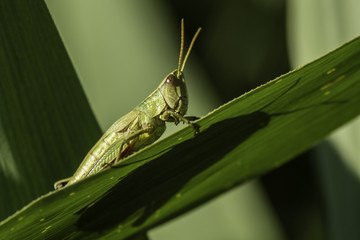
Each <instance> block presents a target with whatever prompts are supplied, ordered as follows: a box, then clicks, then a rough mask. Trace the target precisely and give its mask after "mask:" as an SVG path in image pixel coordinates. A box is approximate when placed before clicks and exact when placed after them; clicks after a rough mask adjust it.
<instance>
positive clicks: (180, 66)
mask: <svg viewBox="0 0 360 240" xmlns="http://www.w3.org/2000/svg"><path fill="white" fill-rule="evenodd" d="M200 31H201V28H198V30H197V31H196V33H195V35H194V37H193V39H192V40H191V43H190V46H189V48H188V50H187V52H186V55H185V58H184V61H183V62H182V63H181V60H182V55H183V51H184V19H183V18H182V19H181V43H180V56H179V65H178V71H177V77H178V78H180V74H181V72H183V71H184V68H185V63H186V61H187V59H188V57H189V55H190V52H191V49H192V47H193V46H194V43H195V40H196V38H197V37H198V35H199V33H200Z"/></svg>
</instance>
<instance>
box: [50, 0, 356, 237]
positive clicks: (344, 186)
mask: <svg viewBox="0 0 360 240" xmlns="http://www.w3.org/2000/svg"><path fill="white" fill-rule="evenodd" d="M46 4H47V6H48V8H49V11H50V12H51V15H52V16H53V19H54V21H55V24H56V26H57V28H58V30H59V32H60V35H61V37H62V40H63V42H64V44H65V46H66V49H67V51H68V53H69V55H70V58H71V61H72V62H73V64H74V67H75V69H76V72H77V74H78V76H79V78H80V81H81V84H82V86H83V87H84V89H85V92H86V96H87V98H88V100H89V102H90V104H91V107H92V109H93V111H94V113H95V115H96V118H97V120H98V122H99V124H100V126H101V128H102V129H103V130H105V129H106V128H107V127H108V126H110V124H111V123H113V122H114V121H115V120H116V119H117V118H119V117H120V116H122V115H124V114H125V113H127V112H129V111H130V110H132V109H133V108H134V107H135V106H136V105H137V104H138V103H139V102H141V101H142V100H143V99H144V98H145V97H146V96H147V95H149V94H150V93H151V92H152V91H153V90H154V89H155V88H156V87H157V85H158V84H159V83H160V81H161V80H162V79H163V78H164V77H165V76H166V74H168V73H169V72H170V71H172V70H173V69H175V68H176V67H177V60H178V52H179V43H180V19H181V18H184V19H185V41H186V46H188V43H189V42H190V40H191V38H192V36H193V34H194V33H195V31H196V29H197V28H198V27H199V26H201V27H202V28H203V30H202V32H201V34H200V36H199V39H198V40H197V42H196V44H195V47H194V49H193V52H192V54H191V55H190V58H189V61H188V63H187V65H186V68H185V77H186V81H187V86H188V92H189V96H190V107H189V111H188V114H189V115H196V116H203V115H205V114H207V113H208V112H209V111H211V110H213V109H214V108H216V107H218V106H220V105H222V104H223V103H225V102H227V101H229V100H231V99H233V98H235V97H237V96H240V95H241V94H243V93H244V92H246V91H249V90H250V89H253V88H255V87H256V86H258V85H260V84H262V83H265V82H267V81H269V80H271V79H274V78H275V77H277V76H279V75H281V74H284V73H286V72H288V71H289V70H291V69H294V68H296V67H299V66H301V65H303V64H306V63H307V62H309V61H311V60H314V59H316V58H317V57H320V56H321V55H323V54H325V53H326V52H328V51H330V50H332V49H334V48H336V47H338V46H339V45H341V44H342V43H344V42H346V41H348V40H351V39H352V38H353V37H355V36H357V35H359V34H360V21H359V17H358V9H360V6H359V5H360V3H358V2H357V1H355V0H353V1H350V0H345V1H344V0H327V1H319V0H288V1H285V0H271V1H269V0H247V1H206V2H205V1H202V2H195V1H188V0H184V1H160V0H154V1H139V0H133V1H124V0H102V1H94V0H87V1H85V0H75V1H74V0H61V1H59V0H47V1H46ZM239 79H241V81H239ZM304 124H306V123H304ZM178 129H179V127H178V128H176V127H171V128H170V129H169V131H167V132H166V134H170V133H171V132H173V131H176V130H178ZM359 144H360V119H359V118H358V119H357V120H355V121H353V122H352V123H351V124H348V125H347V126H346V127H344V128H342V129H340V130H338V131H337V132H336V133H334V134H333V135H332V136H331V137H330V139H329V140H328V141H325V142H323V143H322V144H320V145H319V146H318V147H317V148H315V149H313V150H311V151H310V152H307V153H304V154H303V155H301V156H299V157H298V158H297V159H295V160H294V161H291V162H290V163H289V164H287V165H285V166H283V167H280V168H279V169H277V170H276V171H273V172H271V173H269V174H267V175H266V176H264V177H262V178H261V179H259V180H255V181H252V182H249V183H247V184H244V185H242V186H241V187H239V188H237V189H235V190H232V191H231V192H228V193H226V194H224V195H222V196H221V197H218V198H216V199H215V200H213V201H211V202H209V203H207V204H205V205H203V206H201V207H200V208H197V209H195V210H193V211H191V212H189V213H187V214H185V215H184V216H182V217H180V218H177V219H175V220H173V221H171V222H169V223H166V224H164V225H162V226H160V227H157V228H155V229H153V230H152V231H150V234H149V235H150V238H151V239H159V240H161V239H295V240H296V239H359V238H360V228H358V223H359V222H360V204H359V203H360V187H359V176H360V157H359V156H360V152H359V148H357V146H359Z"/></svg>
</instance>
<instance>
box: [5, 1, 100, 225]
mask: <svg viewBox="0 0 360 240" xmlns="http://www.w3.org/2000/svg"><path fill="white" fill-rule="evenodd" d="M0 46H1V50H0V66H1V71H0V195H1V196H2V197H1V204H0V218H1V219H5V218H6V217H7V216H9V215H10V214H12V213H14V212H15V211H16V210H18V209H20V208H21V207H23V206H24V205H25V204H26V203H28V202H29V201H31V200H33V199H34V198H36V197H37V196H40V195H41V194H44V193H46V192H48V191H49V190H51V189H52V188H53V187H52V183H53V182H54V181H56V180H58V179H59V178H60V177H62V176H67V175H70V174H72V172H70V171H72V170H71V169H75V168H76V166H77V165H78V164H79V160H80V159H82V157H83V156H84V155H85V154H86V152H87V151H88V149H89V147H90V146H91V144H93V143H94V142H95V141H96V138H98V137H99V136H100V135H101V131H100V129H99V127H98V124H97V122H96V120H95V118H94V115H93V113H92V111H91V109H90V107H89V104H88V102H87V99H86V97H85V95H84V92H83V90H82V87H81V85H80V83H79V81H78V79H77V76H76V74H75V71H74V68H73V66H72V64H71V62H70V59H69V57H68V55H67V53H66V51H65V48H64V46H63V44H62V42H61V39H60V37H59V34H58V32H57V30H56V28H55V25H54V23H53V21H52V18H51V16H50V14H49V12H48V10H47V8H46V5H45V3H44V1H2V2H1V3H0Z"/></svg>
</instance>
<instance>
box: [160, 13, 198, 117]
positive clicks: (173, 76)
mask: <svg viewBox="0 0 360 240" xmlns="http://www.w3.org/2000/svg"><path fill="white" fill-rule="evenodd" d="M200 30H201V28H199V29H198V30H197V32H196V33H195V35H194V37H193V39H192V41H191V43H190V46H189V49H188V51H187V53H186V55H185V58H184V61H183V62H182V56H183V50H184V19H181V43H180V56H179V64H178V69H175V70H174V71H172V72H171V73H170V74H168V75H167V76H166V78H165V79H164V81H163V82H162V83H161V84H160V86H159V88H160V92H161V94H162V96H163V98H164V100H165V102H166V104H167V105H168V106H169V108H170V109H169V110H173V111H174V112H176V113H178V114H180V115H181V116H184V115H185V113H186V111H187V108H188V95H187V91H186V85H185V78H184V74H183V71H184V68H185V63H186V60H187V58H188V57H189V54H190V51H191V49H192V47H193V45H194V42H195V40H196V38H197V36H198V35H199V33H200ZM168 120H169V121H174V120H175V119H172V118H169V119H168Z"/></svg>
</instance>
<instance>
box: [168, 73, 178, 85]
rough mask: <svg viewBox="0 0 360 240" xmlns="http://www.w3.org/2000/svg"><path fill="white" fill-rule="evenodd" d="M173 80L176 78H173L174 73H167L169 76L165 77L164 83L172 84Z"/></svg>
mask: <svg viewBox="0 0 360 240" xmlns="http://www.w3.org/2000/svg"><path fill="white" fill-rule="evenodd" d="M175 81H176V78H175V76H174V75H169V76H168V77H167V78H166V83H168V84H171V85H173V84H174V83H175Z"/></svg>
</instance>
